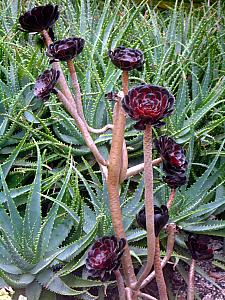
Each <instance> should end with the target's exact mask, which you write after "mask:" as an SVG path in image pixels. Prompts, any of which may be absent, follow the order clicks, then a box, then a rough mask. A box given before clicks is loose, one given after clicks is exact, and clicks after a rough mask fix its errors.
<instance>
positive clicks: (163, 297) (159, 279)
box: [154, 237, 168, 300]
mask: <svg viewBox="0 0 225 300" xmlns="http://www.w3.org/2000/svg"><path fill="white" fill-rule="evenodd" d="M154 269H155V277H156V283H157V286H158V291H159V299H160V300H168V297H167V290H166V283H165V280H164V276H163V271H162V267H161V260H160V243H159V237H157V238H156V240H155V258H154Z"/></svg>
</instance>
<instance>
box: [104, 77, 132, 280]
mask: <svg viewBox="0 0 225 300" xmlns="http://www.w3.org/2000/svg"><path fill="white" fill-rule="evenodd" d="M122 82H123V91H124V93H127V91H128V72H125V73H124V72H123V77H122ZM114 113H115V116H116V118H113V130H112V145H111V149H110V155H109V166H108V179H107V187H108V193H109V204H110V212H111V216H112V224H113V228H114V231H115V234H116V236H117V237H118V238H119V239H120V238H126V235H125V230H124V226H123V217H122V211H121V207H120V186H119V178H120V167H121V159H122V147H123V139H124V130H125V124H126V117H125V113H124V111H123V109H122V107H121V103H120V101H118V102H117V103H116V104H115V107H114ZM122 264H123V270H124V276H125V281H126V285H127V286H130V285H131V283H134V282H135V281H136V277H135V274H134V269H133V264H132V259H131V255H130V251H129V248H128V245H127V244H126V246H125V250H124V254H123V256H122Z"/></svg>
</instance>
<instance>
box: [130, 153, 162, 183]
mask: <svg viewBox="0 0 225 300" xmlns="http://www.w3.org/2000/svg"><path fill="white" fill-rule="evenodd" d="M161 162H162V159H161V158H156V159H154V160H153V161H152V165H153V166H157V165H159V164H160V163H161ZM142 171H144V163H142V164H139V165H136V166H133V167H131V168H129V169H127V174H126V179H127V178H128V177H131V176H134V175H137V174H139V173H140V172H142Z"/></svg>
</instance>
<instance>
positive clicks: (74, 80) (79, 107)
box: [67, 60, 86, 123]
mask: <svg viewBox="0 0 225 300" xmlns="http://www.w3.org/2000/svg"><path fill="white" fill-rule="evenodd" d="M67 66H68V69H69V72H70V77H71V80H72V83H73V87H74V89H75V92H76V106H77V111H78V114H79V116H80V117H81V119H82V120H83V121H84V122H85V123H86V120H85V117H84V112H83V106H82V100H81V92H80V85H79V82H78V79H77V73H76V70H75V67H74V63H73V61H72V60H68V61H67Z"/></svg>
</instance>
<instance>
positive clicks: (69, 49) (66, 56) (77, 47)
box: [47, 37, 85, 61]
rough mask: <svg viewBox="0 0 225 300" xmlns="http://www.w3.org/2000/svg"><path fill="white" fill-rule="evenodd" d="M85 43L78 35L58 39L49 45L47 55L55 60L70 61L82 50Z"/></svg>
mask: <svg viewBox="0 0 225 300" xmlns="http://www.w3.org/2000/svg"><path fill="white" fill-rule="evenodd" d="M84 43H85V41H84V39H82V38H78V37H74V38H68V39H64V40H61V41H57V42H54V43H53V44H50V45H49V46H48V50H47V55H48V56H49V57H50V58H51V59H53V60H60V61H68V60H70V59H73V58H74V57H75V56H77V55H78V54H80V53H81V52H82V50H83V48H84Z"/></svg>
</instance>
